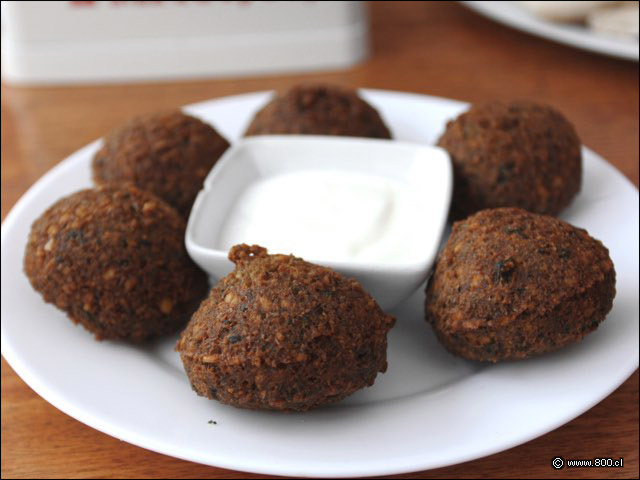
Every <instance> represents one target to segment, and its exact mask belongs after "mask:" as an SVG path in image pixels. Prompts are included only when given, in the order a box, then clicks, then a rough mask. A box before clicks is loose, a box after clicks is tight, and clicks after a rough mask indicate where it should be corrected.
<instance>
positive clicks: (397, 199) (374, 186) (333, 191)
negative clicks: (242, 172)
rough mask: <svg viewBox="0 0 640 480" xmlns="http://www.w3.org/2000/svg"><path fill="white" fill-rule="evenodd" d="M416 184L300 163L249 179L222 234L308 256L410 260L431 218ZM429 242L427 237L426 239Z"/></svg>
mask: <svg viewBox="0 0 640 480" xmlns="http://www.w3.org/2000/svg"><path fill="white" fill-rule="evenodd" d="M418 197H419V196H418V195H417V192H416V191H415V187H413V186H412V185H408V184H406V183H403V182H400V181H398V180H393V179H389V178H386V177H380V176H374V175H366V174H359V173H346V172H331V171H301V172H295V173H290V174H285V175H279V176H275V177H269V178H266V179H264V180H260V181H258V182H255V183H253V184H251V185H249V186H248V187H247V188H246V189H245V190H244V191H243V192H242V193H241V194H240V196H239V197H238V199H237V201H236V203H235V204H234V205H233V207H232V208H231V210H230V211H229V213H228V215H227V217H226V219H225V221H224V224H223V226H222V229H221V233H220V236H219V238H218V244H219V246H220V247H221V248H223V249H228V248H230V247H231V246H233V245H236V244H238V243H247V244H249V245H251V244H258V245H261V246H263V247H266V248H267V249H268V250H269V253H285V254H289V253H292V254H294V255H296V256H298V257H303V258H305V259H310V260H314V259H315V260H329V261H354V260H356V261H364V262H369V261H372V262H376V263H381V262H382V263H391V262H393V263H398V262H400V263H402V262H411V261H413V260H414V259H415V258H417V257H418V258H419V257H420V256H421V255H420V252H419V251H418V250H417V249H419V248H420V247H421V245H420V244H421V243H422V242H420V240H421V239H422V238H424V235H425V232H424V228H423V227H422V226H424V225H427V224H428V223H429V222H427V219H426V218H420V215H419V213H418V209H417V206H418V205H419V203H418V202H419V199H418ZM422 246H424V244H423V245H422Z"/></svg>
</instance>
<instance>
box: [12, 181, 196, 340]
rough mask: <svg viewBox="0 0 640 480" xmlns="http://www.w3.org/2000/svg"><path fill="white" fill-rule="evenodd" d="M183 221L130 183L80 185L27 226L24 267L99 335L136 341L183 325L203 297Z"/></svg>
mask: <svg viewBox="0 0 640 480" xmlns="http://www.w3.org/2000/svg"><path fill="white" fill-rule="evenodd" d="M184 229H185V225H184V220H183V219H182V217H180V215H178V213H177V212H176V211H175V210H174V209H173V208H171V207H170V206H168V205H167V204H165V203H164V202H163V201H162V200H160V199H159V198H157V197H155V196H154V195H152V194H151V193H149V192H144V191H141V190H138V189H137V188H135V187H133V186H124V187H116V186H104V187H98V188H96V189H90V190H81V191H79V192H76V193H74V194H72V195H70V196H68V197H65V198H62V199H60V200H58V201H57V202H56V203H55V204H54V205H53V206H51V207H50V208H49V209H48V210H47V211H46V212H44V213H43V214H42V215H41V216H40V217H39V218H38V219H37V220H36V221H35V222H34V223H33V225H32V227H31V233H30V235H29V240H28V243H27V248H26V252H25V256H24V271H25V273H26V275H27V277H28V278H29V281H30V282H31V285H32V286H33V288H34V289H35V290H36V291H38V292H40V294H41V295H42V296H43V297H44V300H45V301H46V302H49V303H53V304H54V305H55V306H56V307H58V308H59V309H61V310H64V311H65V312H66V313H67V315H68V316H69V318H70V319H71V320H72V321H73V322H74V323H80V324H82V325H83V326H84V327H85V328H86V329H87V330H89V331H90V332H92V333H93V334H94V335H95V336H96V339H98V340H102V339H126V340H131V341H134V342H140V341H143V340H146V339H150V338H153V337H157V336H160V335H164V334H168V333H172V332H174V331H176V330H177V329H179V328H180V327H182V326H183V325H184V324H185V323H186V322H187V321H188V319H189V316H190V314H191V313H192V312H193V311H194V310H195V309H196V308H197V306H198V304H199V302H200V300H202V298H203V297H204V296H205V295H206V293H207V290H208V283H207V277H206V275H205V274H204V273H203V272H202V271H201V270H200V269H199V268H198V267H197V266H196V265H195V264H194V263H193V262H192V261H191V259H190V258H189V257H188V256H187V252H186V250H185V247H184V241H183V232H184Z"/></svg>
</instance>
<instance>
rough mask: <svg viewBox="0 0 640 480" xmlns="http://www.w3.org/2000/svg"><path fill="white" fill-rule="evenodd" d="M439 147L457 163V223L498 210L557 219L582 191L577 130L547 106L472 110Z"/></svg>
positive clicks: (450, 128)
mask: <svg viewBox="0 0 640 480" xmlns="http://www.w3.org/2000/svg"><path fill="white" fill-rule="evenodd" d="M438 145H439V146H441V147H443V148H444V149H446V150H447V151H448V152H449V154H450V155H451V160H452V162H453V171H454V189H453V200H452V205H451V217H452V218H453V219H454V220H457V219H462V218H465V217H466V216H468V215H470V214H472V213H474V212H477V211H479V210H483V209H485V208H496V207H519V208H524V209H525V210H529V211H530V212H534V213H543V214H547V215H556V214H558V213H559V212H560V211H561V210H563V209H564V208H565V207H567V206H568V205H569V204H570V203H571V201H572V200H573V198H574V197H575V196H576V194H577V193H578V192H579V191H580V186H581V182H582V155H581V151H580V139H579V138H578V135H577V134H576V131H575V129H574V128H573V125H571V123H569V121H568V120H567V119H566V118H565V117H564V116H563V115H562V114H561V113H559V112H558V111H557V110H555V109H553V108H551V107H549V106H547V105H542V104H537V103H533V102H529V101H515V102H511V103H505V102H498V101H495V102H489V103H485V104H480V105H473V106H472V107H471V109H470V110H469V111H467V112H466V113H463V114H462V115H460V116H459V117H458V118H456V119H455V120H452V121H450V122H448V123H447V128H446V131H445V132H444V134H443V135H442V136H441V137H440V139H439V140H438Z"/></svg>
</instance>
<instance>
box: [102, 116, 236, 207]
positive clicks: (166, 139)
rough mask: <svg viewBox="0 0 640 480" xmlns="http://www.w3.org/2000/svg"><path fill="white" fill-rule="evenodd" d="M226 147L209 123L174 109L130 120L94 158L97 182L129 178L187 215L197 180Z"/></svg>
mask: <svg viewBox="0 0 640 480" xmlns="http://www.w3.org/2000/svg"><path fill="white" fill-rule="evenodd" d="M228 147H229V142H227V141H226V140H225V139H224V138H223V137H222V136H220V134H218V132H216V131H215V130H214V129H213V128H212V127H211V126H210V125H208V124H206V123H204V122H202V121H200V120H198V119H197V118H194V117H191V116H189V115H185V114H184V113H182V112H179V111H173V112H166V113H157V114H152V115H144V116H139V117H135V118H133V119H131V120H130V121H128V122H127V123H126V124H124V125H123V126H121V127H120V128H117V129H115V130H114V131H113V132H111V133H110V134H109V135H107V136H106V137H105V140H104V145H103V147H102V148H101V149H100V150H99V151H98V152H97V153H96V154H95V156H94V159H93V180H94V181H95V182H96V184H103V183H109V182H115V183H123V182H130V183H132V184H133V185H135V186H137V187H138V188H141V189H142V190H147V191H149V192H152V193H154V194H155V195H157V196H158V197H160V198H161V199H162V200H164V201H165V202H167V203H168V204H169V205H171V206H172V207H174V208H175V209H176V210H178V213H180V215H182V217H183V218H185V219H186V218H188V217H189V212H190V211H191V206H192V205H193V202H194V201H195V198H196V195H197V194H198V192H199V191H200V189H201V188H202V182H203V181H204V179H205V177H206V176H207V174H208V173H209V171H210V170H211V168H212V167H213V165H214V164H215V163H216V161H217V160H218V158H219V157H220V156H221V155H222V154H223V153H224V151H225V150H226V149H227V148H228Z"/></svg>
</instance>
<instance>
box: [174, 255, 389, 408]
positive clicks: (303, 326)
mask: <svg viewBox="0 0 640 480" xmlns="http://www.w3.org/2000/svg"><path fill="white" fill-rule="evenodd" d="M229 259H230V260H231V261H232V262H234V263H235V264H236V268H235V270H234V271H233V272H232V273H230V274H229V275H227V276H226V277H224V278H223V279H222V280H220V282H219V283H218V284H217V285H216V286H215V287H214V288H213V289H212V290H211V293H210V294H209V297H208V298H207V299H206V300H205V301H204V302H202V304H201V306H200V308H199V309H198V311H197V312H196V313H195V314H194V315H193V317H192V319H191V321H190V322H189V324H188V326H187V328H186V329H185V330H184V332H183V333H182V336H181V338H180V340H179V342H178V344H177V347H176V350H177V351H178V352H180V357H181V359H182V362H183V364H184V368H185V371H186V373H187V376H188V377H189V380H190V382H191V385H192V387H193V389H194V390H195V391H196V392H197V393H198V394H199V395H202V396H205V397H208V398H211V399H216V400H218V401H220V402H222V403H226V404H229V405H234V406H236V407H242V408H251V409H268V410H286V411H302V410H309V409H311V408H315V407H318V406H320V405H323V404H326V403H329V402H334V401H337V400H340V399H342V398H344V397H346V396H347V395H350V394H352V393H353V392H355V391H356V390H359V389H361V388H363V387H366V386H370V385H373V383H374V380H375V378H376V375H377V373H378V372H384V371H385V370H386V368H387V361H386V351H387V332H388V331H389V330H390V329H391V327H392V326H393V323H394V321H395V319H394V318H393V317H391V316H389V315H386V314H385V313H384V312H383V311H382V310H381V309H380V307H379V306H378V304H377V303H376V302H375V300H374V299H373V298H372V297H371V296H370V295H369V294H367V293H366V292H365V291H364V290H363V289H362V287H361V286H360V284H359V283H358V282H357V281H356V280H352V279H347V278H345V277H343V276H342V275H340V274H338V273H336V272H334V271H332V270H330V269H328V268H324V267H320V266H318V265H314V264H311V263H308V262H305V261H304V260H302V259H300V258H296V257H294V256H290V255H268V254H267V252H266V250H265V249H264V248H262V247H259V246H256V245H254V246H251V247H250V246H247V245H244V244H243V245H236V246H235V247H233V248H232V249H231V251H230V252H229Z"/></svg>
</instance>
